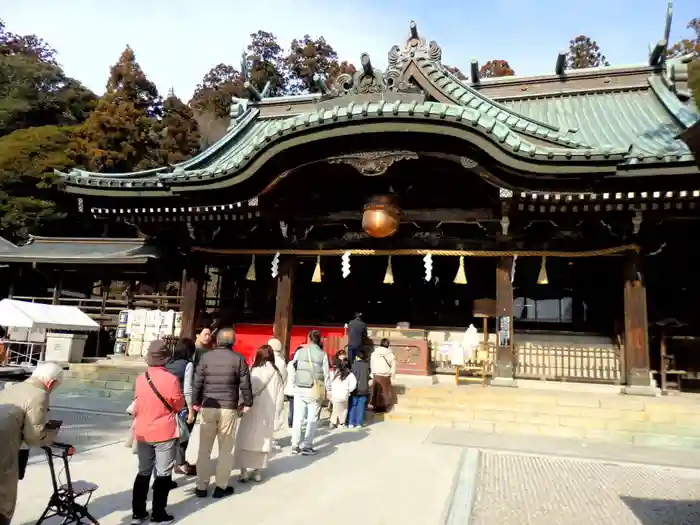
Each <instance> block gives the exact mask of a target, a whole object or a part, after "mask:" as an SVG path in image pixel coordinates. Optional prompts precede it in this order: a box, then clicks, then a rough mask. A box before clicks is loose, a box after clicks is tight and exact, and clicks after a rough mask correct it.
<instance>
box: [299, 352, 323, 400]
mask: <svg viewBox="0 0 700 525" xmlns="http://www.w3.org/2000/svg"><path fill="white" fill-rule="evenodd" d="M294 363H295V367H296V373H295V374H294V395H295V396H296V395H299V396H303V397H313V396H312V395H311V389H312V388H313V386H314V382H318V383H321V385H325V384H326V383H327V381H328V375H329V366H328V355H326V353H325V352H324V351H323V350H322V349H321V347H319V346H318V345H315V344H313V343H309V344H308V345H306V346H305V347H303V348H300V349H299V350H297V353H296V354H294Z"/></svg>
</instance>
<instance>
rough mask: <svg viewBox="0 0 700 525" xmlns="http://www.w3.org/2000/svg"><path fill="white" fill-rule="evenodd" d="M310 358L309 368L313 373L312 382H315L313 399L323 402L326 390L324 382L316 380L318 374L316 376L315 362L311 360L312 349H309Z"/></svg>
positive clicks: (312, 392) (312, 389) (312, 393)
mask: <svg viewBox="0 0 700 525" xmlns="http://www.w3.org/2000/svg"><path fill="white" fill-rule="evenodd" d="M307 351H308V354H307V356H308V358H309V368H310V371H311V378H312V379H311V380H312V381H313V386H312V387H311V398H312V399H315V400H316V401H323V399H324V397H325V395H326V388H325V386H324V385H323V382H322V381H319V380H317V379H316V374H314V362H313V361H312V360H311V347H309V348H307Z"/></svg>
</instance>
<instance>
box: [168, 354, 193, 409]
mask: <svg viewBox="0 0 700 525" xmlns="http://www.w3.org/2000/svg"><path fill="white" fill-rule="evenodd" d="M165 369H166V370H167V371H168V372H170V373H171V374H173V375H174V376H175V377H177V379H178V381H179V382H180V388H181V389H182V395H183V396H185V403H186V404H187V407H191V406H192V381H193V380H194V364H193V363H192V361H188V360H187V359H174V360H173V361H170V362H169V363H168V364H166V365H165Z"/></svg>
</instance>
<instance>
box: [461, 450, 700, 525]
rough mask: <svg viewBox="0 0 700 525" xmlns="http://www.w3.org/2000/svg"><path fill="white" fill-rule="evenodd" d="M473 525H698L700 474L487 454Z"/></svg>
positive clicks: (480, 477) (482, 467)
mask: <svg viewBox="0 0 700 525" xmlns="http://www.w3.org/2000/svg"><path fill="white" fill-rule="evenodd" d="M478 479H479V483H478V486H477V488H476V498H475V502H474V507H473V511H472V525H507V524H511V523H512V524H518V525H530V524H532V525H559V524H563V523H566V524H567V525H609V524H615V525H667V524H668V525H672V524H673V525H683V524H687V525H692V524H697V523H700V472H699V471H687V470H680V469H670V468H655V467H648V466H624V465H619V464H610V463H601V462H598V461H585V460H580V459H576V460H570V459H561V458H546V457H541V456H540V457H536V456H529V457H528V456H520V455H515V454H504V453H493V452H490V453H489V452H486V453H482V454H481V461H480V466H479V477H478Z"/></svg>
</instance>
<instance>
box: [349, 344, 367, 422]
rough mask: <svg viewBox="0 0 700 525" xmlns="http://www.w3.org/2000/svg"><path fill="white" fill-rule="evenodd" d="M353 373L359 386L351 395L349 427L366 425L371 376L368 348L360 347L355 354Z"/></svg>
mask: <svg viewBox="0 0 700 525" xmlns="http://www.w3.org/2000/svg"><path fill="white" fill-rule="evenodd" d="M352 374H353V375H354V376H355V379H356V380H357V388H356V389H355V391H354V392H353V393H352V396H350V410H349V411H348V427H349V428H356V427H361V426H362V425H364V422H365V407H366V406H367V400H368V398H369V378H370V377H371V371H370V368H369V360H368V359H367V350H365V348H360V349H359V350H358V351H357V354H356V356H355V362H354V363H353V364H352Z"/></svg>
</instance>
